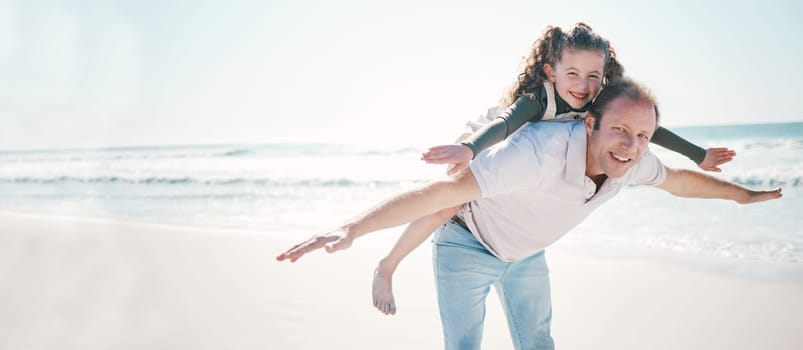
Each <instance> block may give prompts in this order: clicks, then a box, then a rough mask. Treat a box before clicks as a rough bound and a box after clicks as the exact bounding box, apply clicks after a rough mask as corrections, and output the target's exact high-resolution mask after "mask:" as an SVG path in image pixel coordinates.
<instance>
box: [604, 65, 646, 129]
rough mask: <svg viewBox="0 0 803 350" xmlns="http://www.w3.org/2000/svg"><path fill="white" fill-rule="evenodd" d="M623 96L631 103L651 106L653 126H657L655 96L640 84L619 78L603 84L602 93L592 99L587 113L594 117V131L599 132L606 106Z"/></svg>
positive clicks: (626, 78)
mask: <svg viewBox="0 0 803 350" xmlns="http://www.w3.org/2000/svg"><path fill="white" fill-rule="evenodd" d="M623 96H624V97H626V98H627V99H629V100H631V101H633V102H644V103H649V104H651V105H652V106H653V108H655V125H656V126H657V125H658V121H659V119H660V114H659V113H658V105H657V104H656V102H655V96H654V95H653V94H652V92H651V91H650V89H648V88H647V87H646V86H644V85H642V84H640V83H637V82H636V81H634V80H633V79H630V78H628V77H621V78H619V79H615V80H612V81H610V82H609V83H608V84H605V86H604V87H603V88H602V91H600V92H599V94H598V95H597V97H596V98H595V99H594V102H592V103H591V107H589V109H588V113H589V114H591V116H593V117H594V130H599V123H600V121H601V120H602V116H603V115H604V114H605V111H606V110H607V109H608V105H610V104H611V102H613V101H614V100H616V99H617V98H619V97H623Z"/></svg>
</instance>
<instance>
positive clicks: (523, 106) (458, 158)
mask: <svg viewBox="0 0 803 350" xmlns="http://www.w3.org/2000/svg"><path fill="white" fill-rule="evenodd" d="M543 116H544V107H543V106H542V105H541V103H539V102H538V101H535V100H533V99H531V98H529V97H527V96H521V97H519V98H518V99H517V100H516V102H514V103H513V104H512V105H511V106H510V107H508V108H507V109H506V110H505V111H504V112H502V113H501V114H500V115H499V116H498V117H496V118H495V119H494V120H492V121H490V122H488V123H487V124H485V125H483V126H482V127H481V128H480V129H479V130H477V131H476V132H474V133H473V134H471V135H470V136H468V137H467V138H466V139H465V140H463V141H462V142H460V143H459V144H453V145H441V146H435V147H432V148H430V149H429V150H427V152H425V153H424V154H422V155H421V160H423V161H425V162H427V163H430V164H452V167H451V168H449V171H448V174H449V175H452V174H456V173H457V172H459V171H461V170H463V169H465V168H466V167H467V166H468V162H469V161H471V160H472V159H474V157H475V156H476V155H477V154H478V153H480V152H482V151H483V150H485V149H486V148H488V147H491V146H493V145H495V144H497V143H499V141H502V140H504V139H505V138H506V137H508V136H510V134H512V133H513V132H515V131H516V130H518V129H519V128H521V127H522V125H524V124H525V123H527V122H536V121H539V120H541V118H542V117H543Z"/></svg>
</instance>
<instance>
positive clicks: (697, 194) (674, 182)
mask: <svg viewBox="0 0 803 350" xmlns="http://www.w3.org/2000/svg"><path fill="white" fill-rule="evenodd" d="M658 187H659V188H662V189H664V190H666V191H668V192H669V193H671V194H673V195H675V196H678V197H688V198H720V199H730V200H733V201H736V202H738V203H741V204H749V203H757V202H763V201H766V200H770V199H776V198H780V197H781V196H782V194H781V188H776V189H774V190H767V191H756V190H751V189H749V188H746V187H743V186H741V185H737V184H735V183H732V182H728V181H725V180H720V179H718V178H715V177H713V176H709V175H706V174H702V173H698V172H695V171H691V170H686V169H672V168H668V167H667V168H666V180H665V181H664V182H663V183H662V184H661V185H659V186H658Z"/></svg>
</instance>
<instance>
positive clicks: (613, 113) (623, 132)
mask: <svg viewBox="0 0 803 350" xmlns="http://www.w3.org/2000/svg"><path fill="white" fill-rule="evenodd" d="M585 124H586V125H585V127H586V133H587V134H588V145H587V152H586V175H587V176H595V175H600V174H607V175H608V176H609V177H621V176H623V175H624V174H625V172H626V171H627V170H628V169H630V167H632V166H634V165H635V164H636V163H638V161H639V159H641V156H642V155H643V154H644V152H647V149H648V148H647V146H648V145H649V143H650V138H652V134H653V133H654V132H655V129H656V128H657V125H656V118H655V108H654V106H653V105H651V104H649V103H646V102H633V101H631V100H630V99H628V98H627V97H624V96H622V97H619V98H617V99H615V100H613V101H611V103H610V105H608V108H607V110H606V111H605V113H604V115H603V117H602V121H601V123H600V126H599V130H593V126H594V118H593V116H591V117H590V118H586V122H585Z"/></svg>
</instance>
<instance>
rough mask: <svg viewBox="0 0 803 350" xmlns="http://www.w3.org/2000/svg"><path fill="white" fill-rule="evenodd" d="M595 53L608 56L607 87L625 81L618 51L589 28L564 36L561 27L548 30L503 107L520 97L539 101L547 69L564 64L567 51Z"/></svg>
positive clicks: (537, 42)
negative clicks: (616, 80) (547, 67)
mask: <svg viewBox="0 0 803 350" xmlns="http://www.w3.org/2000/svg"><path fill="white" fill-rule="evenodd" d="M565 49H574V50H594V51H599V52H601V53H603V54H604V55H605V68H604V69H605V73H604V77H603V78H604V79H603V84H605V83H607V82H608V81H611V80H613V79H617V78H621V77H622V75H623V74H624V71H625V69H624V67H622V65H621V64H620V63H619V61H617V60H616V51H614V49H613V47H611V45H610V43H609V42H608V40H607V39H605V38H603V37H601V36H600V35H599V34H597V33H595V32H594V31H593V30H592V29H591V27H589V26H588V25H587V24H585V23H582V22H579V23H577V24H575V25H574V27H572V28H571V30H569V32H568V33H564V32H563V30H562V29H561V28H560V27H553V26H548V27H547V28H546V30H545V31H544V34H543V35H542V36H541V37H540V38H538V39H537V40H535V43H533V47H532V50H530V56H529V57H527V58H526V59H525V61H524V63H525V65H524V70H523V71H522V72H521V73H519V76H518V77H517V78H516V81H515V82H514V83H513V85H512V86H511V87H510V89H508V92H507V93H505V95H504V96H503V97H502V99H501V100H500V105H501V106H503V107H508V106H510V105H511V104H513V102H515V101H516V99H518V98H519V96H527V97H529V98H531V99H535V97H536V96H535V92H536V91H538V89H540V88H541V85H542V84H543V82H544V81H547V79H548V77H547V76H546V73H544V65H546V64H549V65H550V66H553V67H554V66H555V64H556V63H557V62H558V61H560V59H561V55H562V54H563V50H565Z"/></svg>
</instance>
